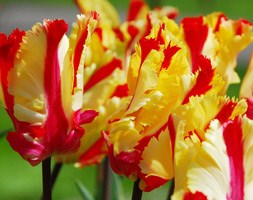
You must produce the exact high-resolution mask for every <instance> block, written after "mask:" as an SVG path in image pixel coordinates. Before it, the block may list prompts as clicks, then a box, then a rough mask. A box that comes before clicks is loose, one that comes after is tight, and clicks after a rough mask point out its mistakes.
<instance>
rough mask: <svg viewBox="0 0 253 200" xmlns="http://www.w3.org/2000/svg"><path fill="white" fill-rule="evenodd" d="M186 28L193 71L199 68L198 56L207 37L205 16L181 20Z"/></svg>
mask: <svg viewBox="0 0 253 200" xmlns="http://www.w3.org/2000/svg"><path fill="white" fill-rule="evenodd" d="M181 24H182V25H183V30H184V38H185V41H186V43H187V44H188V47H189V48H190V52H191V61H192V72H193V73H194V72H195V71H197V70H198V57H199V55H201V52H202V49H203V47H204V44H205V42H206V39H207V35H208V26H207V25H205V24H204V18H203V16H200V17H196V18H184V19H183V20H182V22H181Z"/></svg>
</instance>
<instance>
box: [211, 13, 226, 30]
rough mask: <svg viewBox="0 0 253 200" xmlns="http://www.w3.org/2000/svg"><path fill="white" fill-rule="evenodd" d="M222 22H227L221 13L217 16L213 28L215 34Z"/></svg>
mask: <svg viewBox="0 0 253 200" xmlns="http://www.w3.org/2000/svg"><path fill="white" fill-rule="evenodd" d="M222 20H227V17H226V16H225V15H224V14H223V13H221V14H220V15H219V16H218V20H217V23H216V26H215V29H214V31H215V32H217V31H219V30H220V25H221V22H222Z"/></svg>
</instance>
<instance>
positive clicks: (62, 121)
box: [44, 20, 69, 151]
mask: <svg viewBox="0 0 253 200" xmlns="http://www.w3.org/2000/svg"><path fill="white" fill-rule="evenodd" d="M44 27H45V32H46V34H47V52H46V59H45V69H44V90H45V93H46V101H47V119H46V122H45V128H46V136H45V137H44V139H45V142H46V143H49V144H50V147H51V148H57V147H58V146H61V145H62V144H63V142H64V139H65V138H64V139H63V136H62V135H64V134H63V133H65V134H67V132H68V125H69V124H68V120H67V118H66V116H65V114H64V110H63V107H62V99H61V76H60V64H59V60H58V46H59V43H60V41H61V39H62V37H63V35H64V34H65V33H66V32H67V29H68V25H67V24H66V22H65V21H63V20H54V21H46V24H45V26H44ZM65 136H66V135H65ZM50 147H48V148H50ZM49 151H50V150H49ZM51 151H52V150H51Z"/></svg>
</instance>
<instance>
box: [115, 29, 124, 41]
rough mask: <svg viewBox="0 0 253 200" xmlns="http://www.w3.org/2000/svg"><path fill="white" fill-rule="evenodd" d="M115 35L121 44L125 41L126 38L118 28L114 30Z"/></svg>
mask: <svg viewBox="0 0 253 200" xmlns="http://www.w3.org/2000/svg"><path fill="white" fill-rule="evenodd" d="M113 31H114V33H115V34H116V36H117V38H119V40H120V41H121V42H123V41H124V39H125V37H124V34H123V33H122V31H121V30H120V29H119V28H118V27H117V28H114V29H113Z"/></svg>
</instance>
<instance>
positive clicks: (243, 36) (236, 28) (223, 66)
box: [180, 13, 253, 94]
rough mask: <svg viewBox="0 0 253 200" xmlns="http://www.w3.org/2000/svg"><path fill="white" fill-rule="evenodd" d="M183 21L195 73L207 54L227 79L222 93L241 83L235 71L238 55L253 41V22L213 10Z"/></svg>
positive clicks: (184, 38) (217, 70)
mask: <svg viewBox="0 0 253 200" xmlns="http://www.w3.org/2000/svg"><path fill="white" fill-rule="evenodd" d="M180 24H181V29H182V30H181V32H182V37H183V41H184V42H185V43H186V46H187V47H188V48H187V49H188V54H189V55H188V57H189V60H190V61H191V64H192V71H193V72H194V71H195V70H196V69H197V68H196V64H195V63H196V60H197V59H198V57H199V55H204V56H206V57H207V58H209V59H211V63H212V66H213V67H214V68H215V69H216V73H219V74H221V75H222V78H223V80H224V81H225V87H224V88H223V90H222V91H221V93H222V94H225V93H226V90H227V88H228V86H229V85H230V84H233V83H239V82H240V79H239V77H238V75H237V73H236V72H235V68H236V65H237V56H238V54H239V53H240V52H241V51H242V50H244V49H245V48H246V47H247V46H249V45H250V44H251V43H252V42H253V25H252V24H251V23H250V22H249V21H247V20H244V19H239V20H231V19H228V18H227V17H226V16H225V15H224V14H223V13H212V14H210V15H207V16H200V17H192V18H184V19H183V20H182V21H181V23H180Z"/></svg>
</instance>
